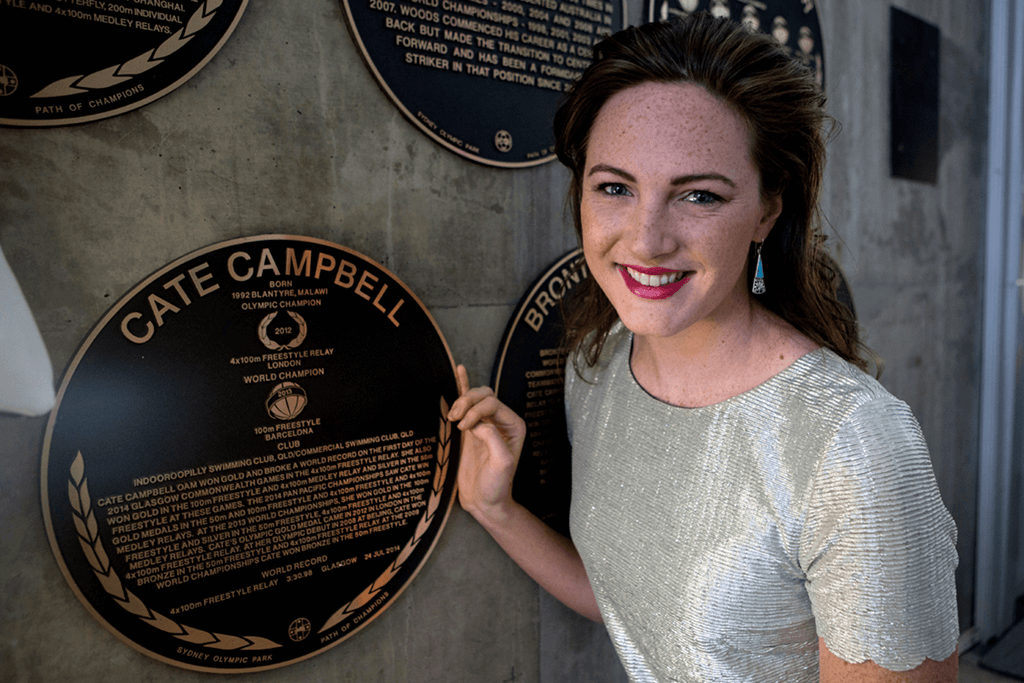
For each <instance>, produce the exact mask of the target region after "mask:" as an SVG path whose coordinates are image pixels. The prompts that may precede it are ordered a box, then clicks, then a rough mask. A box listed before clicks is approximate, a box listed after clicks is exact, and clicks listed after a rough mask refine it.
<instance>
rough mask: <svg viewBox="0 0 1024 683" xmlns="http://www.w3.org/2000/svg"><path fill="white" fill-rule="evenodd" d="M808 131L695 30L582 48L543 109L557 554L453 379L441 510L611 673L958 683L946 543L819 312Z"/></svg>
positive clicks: (913, 453)
mask: <svg viewBox="0 0 1024 683" xmlns="http://www.w3.org/2000/svg"><path fill="white" fill-rule="evenodd" d="M827 120H828V116H827V114H826V113H825V111H824V98H823V97H822V95H821V93H820V92H819V91H818V89H817V86H816V84H815V81H814V77H813V75H812V74H810V73H808V72H807V71H805V70H804V69H803V68H802V67H801V66H800V65H799V64H797V63H796V62H794V61H793V60H791V59H790V57H789V56H788V55H786V54H785V52H784V51H783V50H781V49H779V47H778V46H777V45H776V44H775V43H774V42H773V40H772V39H771V38H769V37H767V36H762V35H758V34H752V33H750V32H748V31H746V30H745V29H743V28H742V27H739V26H736V25H733V24H730V23H728V22H726V21H720V20H716V19H713V18H711V17H710V16H708V15H691V16H690V17H688V18H687V19H685V20H682V21H674V22H671V23H665V24H647V25H645V26H642V27H640V28H631V29H627V30H626V31H623V32H621V33H619V34H616V35H614V36H612V37H611V38H609V39H607V40H606V41H604V42H602V43H601V44H599V45H598V46H597V47H596V49H595V60H594V63H593V65H591V66H590V67H589V68H588V69H587V71H586V72H585V73H584V74H583V76H582V77H581V78H580V80H579V81H578V82H577V83H576V84H575V86H574V88H573V90H572V92H571V93H570V94H569V96H568V98H567V99H566V100H565V101H564V102H563V104H562V106H561V107H560V109H559V111H558V113H557V115H556V118H555V132H556V139H557V144H556V151H557V152H558V155H559V159H560V160H561V161H562V162H563V163H565V164H566V165H567V166H568V167H569V169H570V170H571V171H572V174H573V178H572V184H571V187H570V201H571V205H572V207H573V209H574V218H575V221H576V228H577V232H578V234H579V237H580V240H581V243H582V246H583V251H584V256H585V258H586V265H587V267H588V269H589V271H590V273H591V274H592V277H591V278H589V279H588V280H587V281H586V283H581V285H580V289H581V292H580V294H578V295H577V296H576V300H577V301H581V302H582V303H581V304H580V305H579V307H578V308H577V309H576V310H575V312H574V313H572V314H571V315H570V330H569V333H568V346H569V349H570V353H572V357H573V361H574V366H575V369H576V372H575V373H571V372H570V373H568V376H567V377H566V411H567V423H568V426H569V437H570V441H571V443H572V448H573V453H572V459H573V462H572V503H571V510H570V531H571V534H572V538H571V539H568V538H564V537H560V536H558V535H557V534H555V533H554V532H553V531H551V530H550V529H548V528H547V527H545V526H544V525H543V524H542V523H540V522H539V521H538V520H537V519H536V518H535V517H533V516H532V515H530V514H529V513H528V512H527V511H526V510H525V509H524V508H523V507H522V506H520V505H519V504H517V503H516V501H515V500H514V499H513V498H512V495H511V477H512V473H513V472H514V470H515V465H516V461H517V459H518V457H519V452H520V450H521V448H522V443H523V438H524V433H525V426H524V424H523V422H522V420H521V419H519V417H518V416H516V415H515V414H514V413H512V411H511V410H509V409H508V408H507V407H505V406H504V405H502V404H501V403H500V402H498V401H497V399H495V397H494V396H493V394H492V393H491V391H490V390H489V389H487V388H475V389H470V388H469V386H468V378H467V377H466V374H465V371H464V370H463V369H461V368H460V374H459V381H460V392H461V394H462V396H461V398H460V399H459V400H458V401H456V403H455V404H454V405H453V406H452V410H451V413H450V418H451V419H453V420H459V428H460V429H462V430H463V431H464V434H465V439H464V441H463V458H462V461H461V464H460V472H459V496H460V500H461V502H462V505H463V507H465V508H466V509H467V510H468V511H469V512H470V513H471V514H473V516H474V517H476V519H477V520H479V521H480V522H481V524H483V525H484V527H485V528H486V529H487V530H488V531H489V532H490V533H491V534H492V536H494V538H495V539H496V540H497V541H498V542H499V543H500V544H501V545H502V547H504V548H505V550H506V551H507V552H509V554H510V555H511V556H512V557H513V558H514V559H515V560H516V561H517V562H518V563H519V564H520V566H522V567H523V568H524V569H525V570H526V571H527V572H528V573H529V574H530V575H531V576H533V577H534V578H535V579H536V580H537V581H538V582H539V583H540V584H541V585H542V586H544V587H545V588H546V589H547V590H549V591H550V592H551V593H552V594H554V595H555V596H556V597H558V598H559V599H561V600H562V601H563V602H565V603H566V604H567V605H569V606H570V607H572V608H574V609H576V610H577V611H579V612H580V613H582V614H584V615H587V616H589V617H591V618H593V619H595V620H602V621H604V623H605V625H606V626H607V628H608V631H609V634H610V635H611V637H612V640H613V642H614V643H615V647H616V649H617V651H618V653H619V655H620V657H621V659H622V662H623V664H624V666H625V668H626V671H627V673H628V674H629V676H630V679H631V680H633V681H645V682H646V681H656V682H661V681H665V682H667V681H757V682H762V681H787V683H788V682H790V681H806V682H808V683H809V682H812V681H824V682H826V683H835V682H837V681H889V680H907V681H914V680H918V681H930V682H942V681H946V682H951V681H954V680H955V679H956V643H957V638H958V635H959V634H958V629H957V612H956V596H955V586H954V578H953V575H954V570H955V568H956V565H957V556H956V549H955V545H956V528H955V526H954V524H953V522H952V519H951V517H950V515H949V513H948V512H947V511H946V509H945V507H944V506H943V504H942V501H941V499H940V497H939V493H938V489H937V487H936V484H935V478H934V474H933V472H932V468H931V463H930V460H929V455H928V450H927V446H926V445H925V443H924V440H923V438H922V435H921V431H920V428H919V427H918V425H917V422H916V420H915V419H914V417H913V415H912V414H911V413H910V411H909V409H908V408H907V406H906V404H904V403H902V402H901V401H899V400H898V399H896V398H894V397H893V396H892V395H891V394H889V393H888V392H887V391H886V390H885V389H884V388H883V387H882V386H881V385H880V384H879V383H878V382H877V381H875V380H874V379H873V378H871V377H870V376H868V375H867V374H866V373H865V372H864V371H863V369H862V368H863V367H865V366H866V363H865V362H864V361H863V360H862V359H861V358H860V357H859V355H858V353H859V350H860V349H859V347H860V343H859V339H858V336H857V329H856V324H855V323H854V321H853V319H852V315H851V314H850V311H849V309H847V308H846V307H845V306H843V305H842V304H841V303H839V301H838V299H837V297H836V284H837V279H836V274H837V270H836V266H835V265H834V263H833V261H832V259H831V258H830V257H829V256H828V254H827V252H826V251H825V250H824V248H823V245H822V242H823V238H822V235H821V232H820V228H819V226H818V222H817V220H816V218H817V203H818V193H819V188H820V186H821V176H822V173H823V168H824V140H823V132H822V127H823V124H824V122H825V121H827ZM754 263H756V264H757V266H756V269H757V275H758V279H759V280H760V279H762V276H763V281H764V286H763V288H762V287H760V286H759V287H755V286H753V285H754V283H753V280H754V273H753V272H752V270H753V264H754ZM758 284H761V283H760V282H759V283H758ZM762 289H763V290H764V293H761V291H762Z"/></svg>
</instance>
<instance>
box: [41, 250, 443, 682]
mask: <svg viewBox="0 0 1024 683" xmlns="http://www.w3.org/2000/svg"><path fill="white" fill-rule="evenodd" d="M281 239H287V240H295V241H301V242H304V243H307V244H309V245H310V246H311V247H315V246H317V245H320V246H325V247H328V248H330V249H334V250H338V251H341V252H344V253H349V254H352V255H353V256H354V257H356V258H358V259H360V260H361V261H363V262H365V263H366V264H367V265H371V266H373V267H374V268H377V269H379V270H380V271H381V272H382V273H384V274H386V275H387V276H388V277H390V278H391V279H392V280H393V282H394V283H395V284H397V285H400V286H401V288H402V289H403V290H404V294H405V295H407V296H408V297H409V298H410V299H411V301H410V302H408V303H409V304H415V305H416V306H418V307H419V309H420V311H421V312H422V313H423V314H424V315H425V316H426V318H427V320H429V322H430V323H431V325H432V326H433V329H434V331H435V332H436V334H437V340H438V341H439V342H440V344H441V346H442V347H443V348H444V351H445V353H446V355H447V360H448V367H450V369H451V383H452V385H453V386H455V385H456V378H455V363H454V359H453V357H452V355H451V350H450V348H449V346H448V344H447V341H446V340H445V338H444V336H443V334H442V333H441V330H440V328H439V327H438V326H437V322H436V321H435V320H434V318H433V316H431V315H430V312H429V310H428V309H427V308H426V307H425V306H424V305H423V303H422V302H421V301H420V299H419V298H418V297H417V296H416V295H415V293H414V292H412V291H411V290H410V289H409V288H408V286H407V285H405V284H404V283H403V282H402V281H401V280H400V279H399V278H397V277H396V276H395V275H394V274H393V273H392V272H391V271H390V270H388V269H387V268H385V267H384V266H382V265H381V264H379V263H378V262H376V261H375V260H374V259H371V258H369V257H367V256H365V255H363V254H361V253H360V252H357V251H355V250H353V249H350V248H348V247H344V246H342V245H339V244H336V243H333V242H330V241H328V240H323V239H319V238H313V237H305V236H299V235H285V234H267V235H256V236H250V237H241V238H236V239H230V240H225V241H221V242H218V243H215V244H211V245H209V246H207V247H203V248H201V249H198V250H195V251H192V252H190V253H188V254H185V255H183V256H181V257H179V258H177V259H175V260H173V261H172V262H170V263H168V264H166V265H165V266H163V267H161V268H159V269H158V270H157V271H155V272H153V273H152V274H150V275H149V276H147V277H146V278H144V279H143V280H142V281H140V282H139V283H138V284H136V285H134V286H133V287H132V288H131V289H130V290H129V291H128V292H127V293H125V294H124V295H123V296H122V297H121V298H120V299H119V300H118V301H117V302H115V303H114V304H113V305H112V306H111V307H110V309H109V310H108V311H107V312H106V313H105V314H104V315H103V317H102V318H101V319H100V320H99V321H98V322H97V323H96V324H95V325H94V327H93V329H92V330H91V331H90V333H89V334H88V335H87V337H86V338H85V340H83V342H82V343H81V344H80V346H79V348H78V350H77V351H76V352H75V354H74V356H73V357H72V359H71V360H70V361H69V363H68V366H67V369H66V370H65V372H64V375H63V378H62V380H61V385H60V388H59V390H58V392H57V399H56V404H55V406H54V408H53V410H52V411H51V413H50V417H49V420H48V422H47V426H46V432H45V436H44V441H43V448H42V457H41V467H40V493H41V507H42V514H43V522H44V526H45V527H46V533H47V538H48V540H49V543H50V547H51V550H52V551H53V553H54V558H55V560H56V562H57V564H58V566H59V567H60V570H61V573H62V574H63V576H64V578H65V580H66V581H67V582H68V585H69V587H70V588H71V590H72V592H73V593H74V594H75V597H76V598H77V599H78V600H79V602H81V604H82V605H83V606H84V607H85V608H86V610H87V611H88V612H89V613H90V614H91V615H92V616H93V617H94V618H95V619H96V620H97V621H98V622H99V623H100V624H101V625H102V626H103V627H104V628H105V629H106V630H107V631H109V632H110V633H112V634H113V635H114V636H115V637H116V638H117V639H118V640H120V641H121V642H123V643H125V644H127V645H129V646H130V647H132V648H133V649H134V650H136V651H138V652H140V653H142V654H144V655H146V656H148V657H151V658H153V659H156V660H158V661H161V662H163V663H165V664H169V665H172V666H176V667H179V668H183V669H188V670H192V671H203V672H208V673H226V674H232V673H249V672H257V671H266V670H271V669H277V668H281V667H284V666H288V665H291V664H295V663H297V662H300V661H304V660H306V659H309V658H311V657H314V656H316V655H318V654H321V653H323V652H324V651H326V650H328V649H330V648H332V647H334V646H336V645H337V644H338V643H341V642H343V641H345V640H347V639H348V638H350V637H351V636H353V635H355V634H356V633H357V632H359V631H361V630H362V629H363V628H364V627H366V626H367V625H368V624H369V623H371V622H372V621H374V620H375V619H376V618H377V617H378V616H380V614H382V613H383V612H384V611H386V609H387V608H388V607H390V606H391V605H392V604H394V602H395V600H396V599H397V598H398V597H399V596H400V595H401V594H402V593H403V592H404V591H405V589H406V588H408V586H409V584H410V583H411V582H412V581H413V579H415V577H416V576H417V575H418V574H419V572H420V570H421V569H422V568H423V566H424V565H425V564H426V562H427V561H428V560H429V558H430V556H431V554H432V552H433V550H434V548H435V546H436V545H437V542H438V540H440V537H441V534H442V533H443V531H444V527H445V526H446V524H447V521H448V518H449V516H450V514H451V510H452V508H453V507H454V503H455V500H456V498H457V493H458V492H457V483H456V474H457V471H458V463H459V447H460V439H459V433H458V430H457V429H454V428H452V426H451V424H450V423H448V422H447V418H446V407H447V406H446V403H445V399H444V397H443V396H442V397H440V399H441V400H440V401H439V408H438V412H439V417H441V420H440V424H441V427H440V430H441V432H440V433H441V438H439V440H438V448H437V457H435V458H434V460H433V461H432V462H433V463H436V467H435V466H434V465H432V468H431V470H430V478H431V480H432V481H433V482H434V485H435V486H440V487H441V490H440V493H438V502H439V503H440V502H441V501H442V500H443V498H444V496H445V495H447V496H448V501H447V504H446V505H443V506H437V507H435V508H434V509H433V510H431V511H429V512H425V513H424V514H423V515H421V516H417V517H416V518H415V519H416V520H419V521H418V523H417V525H416V527H417V528H416V532H417V533H420V532H421V529H423V531H422V533H420V538H421V537H422V535H423V534H426V533H431V534H432V538H431V539H430V542H429V545H428V546H425V552H424V553H423V554H422V555H421V557H420V558H419V562H418V564H416V565H415V566H414V567H413V568H412V572H411V574H409V575H408V576H407V578H406V579H405V581H404V583H402V584H401V585H400V586H397V587H394V588H392V587H391V585H390V583H388V581H390V580H391V578H387V579H386V581H385V582H384V583H381V585H380V586H379V587H375V584H376V583H379V582H380V581H381V579H385V577H386V576H388V575H389V573H390V577H394V576H397V574H398V571H399V570H400V569H401V564H400V563H399V562H398V560H399V559H401V555H402V554H406V558H405V560H407V559H408V555H409V554H411V553H412V551H413V550H416V551H419V550H420V549H419V548H417V547H416V546H417V545H418V543H419V540H418V538H415V537H414V538H411V539H410V540H409V543H408V545H407V547H406V549H405V550H403V553H400V557H399V558H396V559H395V562H394V564H391V563H390V558H388V559H389V562H388V564H389V565H390V567H389V568H388V569H385V571H384V573H383V574H382V575H381V576H380V577H378V579H377V580H375V581H374V582H372V583H371V584H370V585H369V586H367V587H366V588H364V589H363V590H362V591H361V593H359V594H357V595H356V596H355V597H354V598H352V599H351V600H350V601H348V602H346V603H345V604H344V605H343V606H342V607H341V608H340V609H338V610H337V611H335V612H334V615H333V616H332V617H331V618H330V619H328V621H327V624H326V625H325V626H324V627H323V628H321V629H320V630H319V632H317V633H316V634H314V635H313V637H315V636H317V635H318V634H320V633H324V632H328V631H330V630H331V629H334V630H335V632H338V631H341V632H340V633H337V635H336V636H335V637H334V638H333V639H332V640H331V641H330V642H327V643H322V646H321V647H318V648H316V649H315V650H313V651H311V652H307V653H305V654H302V655H301V656H297V657H294V658H292V659H288V660H286V661H280V662H275V663H272V664H269V665H265V666H250V667H245V668H224V667H220V668H217V667H210V666H199V665H194V664H190V663H187V662H185V661H180V660H176V659H173V658H171V657H168V656H165V655H164V654H161V653H160V652H156V651H154V650H152V649H149V648H147V647H145V646H143V645H141V644H140V643H138V642H136V641H135V640H133V639H132V638H130V637H128V636H127V635H126V634H125V633H124V632H122V631H121V630H119V629H118V628H117V627H115V626H114V625H113V624H111V623H110V622H109V621H108V620H107V619H106V618H105V617H104V616H103V615H102V614H101V613H100V612H99V611H98V610H97V609H96V608H95V607H94V605H93V604H92V602H91V601H90V599H89V598H88V596H87V595H86V594H85V592H84V589H83V586H82V585H80V584H79V582H78V580H76V578H75V576H74V575H73V574H72V573H71V571H70V569H69V568H68V566H67V563H66V562H65V559H64V556H63V554H62V552H61V548H60V543H59V541H58V539H57V537H56V533H55V531H54V524H53V518H52V513H51V501H50V495H51V490H50V464H51V463H50V450H51V446H52V440H53V435H54V428H55V425H56V423H57V421H58V420H59V419H60V417H61V413H60V408H61V404H62V401H63V399H64V397H65V394H66V392H67V390H68V387H69V384H70V382H71V380H72V379H73V376H74V374H75V371H76V370H77V369H78V367H79V365H80V363H81V362H82V361H83V359H84V358H85V356H86V354H87V352H88V351H89V349H90V348H91V347H92V344H93V342H94V341H95V340H96V338H97V336H98V335H99V334H100V333H101V332H103V331H104V330H105V329H106V328H107V326H108V325H109V324H111V323H112V321H113V320H114V318H115V316H117V315H118V314H119V313H122V312H123V309H124V307H125V306H126V305H127V304H129V303H131V302H132V300H133V298H134V297H135V296H136V295H137V294H139V293H140V292H141V291H143V290H144V289H145V288H146V287H148V286H151V285H153V283H154V282H156V281H157V280H158V279H159V278H160V277H161V276H164V275H166V274H168V273H169V272H171V271H172V270H173V269H174V268H176V267H178V266H180V265H182V264H185V263H187V262H189V261H192V260H194V259H196V258H197V257H200V256H202V255H204V254H207V253H210V252H213V251H218V250H222V249H226V248H229V247H232V246H246V245H253V244H259V243H261V242H267V243H272V242H273V241H276V240H281ZM261 333H262V331H261ZM442 416H443V417H442ZM442 451H443V453H442ZM442 455H443V456H444V458H445V462H444V463H441V462H440V458H441V456H442ZM85 469H87V468H85ZM87 474H88V472H87V471H83V467H82V458H81V454H79V456H78V457H77V458H76V459H75V460H74V462H73V463H72V466H71V473H70V476H69V477H68V479H69V481H68V484H69V487H68V488H69V495H70V496H74V495H76V494H75V490H76V488H77V491H78V493H77V495H78V496H79V501H80V502H81V503H84V505H85V506H86V507H88V506H89V504H90V503H89V493H88V491H87V481H86V479H87ZM448 484H450V488H449V489H448V490H447V491H445V488H446V486H447V485H448ZM74 506H75V503H74V502H72V507H74ZM428 520H429V522H428ZM75 521H76V524H80V520H77V519H76V520H75ZM86 524H87V525H88V522H86ZM93 524H95V522H93ZM424 525H426V526H424ZM96 535H97V536H98V534H96ZM99 540H102V539H99ZM79 542H80V543H81V544H82V545H83V551H84V552H86V553H88V552H89V551H88V550H86V546H87V545H88V543H86V542H85V541H84V540H83V537H82V527H81V526H79ZM94 554H95V553H94ZM102 554H103V550H102V549H100V555H101V557H102ZM87 559H88V560H89V561H90V562H93V559H92V558H90V557H89V556H88V555H87ZM405 560H402V561H403V562H404V561H405ZM107 564H108V565H109V561H108V562H107ZM385 566H387V565H385ZM396 566H397V567H398V568H397V569H395V567H396ZM93 570H94V572H95V575H96V577H97V579H99V581H98V583H103V578H102V572H101V571H100V568H97V567H96V566H95V564H93ZM112 570H113V568H112V567H110V570H109V571H108V576H110V575H113V581H115V582H119V579H118V577H117V576H116V573H115V572H114V571H112ZM385 587H388V588H389V589H390V591H389V595H388V596H386V599H385V600H384V601H383V602H382V603H381V604H380V605H379V608H376V607H373V605H372V604H371V603H370V601H371V600H373V599H374V596H376V595H377V593H379V592H380V591H381V590H382V589H383V588H385ZM93 588H95V586H94V587H93ZM104 588H106V584H104ZM108 594H109V595H107V596H106V597H107V598H109V599H112V598H111V596H112V595H113V594H112V593H110V591H109V590H108ZM127 595H128V596H129V598H133V597H134V596H133V595H132V593H131V591H130V590H127ZM364 598H365V599H364ZM360 601H361V602H360ZM119 602H120V603H122V606H123V607H125V609H127V610H129V611H130V612H133V610H132V609H131V608H130V607H129V606H125V604H124V602H123V601H120V600H119ZM132 602H134V601H132V600H129V601H128V604H129V605H131V603H132ZM341 602H342V601H339V604H341ZM357 603H358V604H357ZM135 604H136V605H141V601H138V602H136V603H135ZM367 604H371V607H370V608H369V610H370V611H368V612H366V613H365V616H364V617H363V618H362V619H360V620H359V621H358V622H357V623H355V624H354V625H351V624H349V625H348V626H347V627H346V628H345V629H342V627H341V626H339V624H342V623H343V622H344V620H345V619H349V618H351V615H353V614H356V612H357V610H360V609H364V608H365V605H367ZM353 605H354V606H353ZM349 607H351V610H349V611H348V613H347V615H348V616H345V617H340V616H339V615H341V614H342V612H343V611H344V610H345V609H346V608H349ZM141 608H142V609H143V610H146V611H148V608H146V607H145V606H144V605H142V606H141ZM136 614H137V615H138V613H137V612H136ZM150 614H151V615H152V616H150V617H148V618H147V617H140V618H142V619H145V620H146V621H148V622H149V623H150V624H151V625H145V624H139V627H140V628H153V627H157V628H160V626H159V624H160V622H161V620H163V623H164V624H166V623H167V620H166V617H165V615H160V614H158V613H156V612H151V613H150ZM163 630H165V631H167V629H166V628H165V629H163ZM214 635H216V636H218V637H220V636H222V634H214ZM168 637H169V638H170V637H173V635H169V636H168ZM229 637H230V636H229ZM243 637H245V636H243ZM254 645H255V646H256V647H259V645H260V643H258V642H257V643H254ZM185 646H187V647H196V646H191V645H188V643H187V642H186V643H185ZM197 649H198V648H197ZM257 652H258V650H257Z"/></svg>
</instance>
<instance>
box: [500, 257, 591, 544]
mask: <svg viewBox="0 0 1024 683" xmlns="http://www.w3.org/2000/svg"><path fill="white" fill-rule="evenodd" d="M586 277H588V273H587V267H586V264H585V263H584V262H583V252H582V250H580V249H574V250H573V251H570V252H569V253H567V254H565V255H563V256H562V257H561V258H559V259H558V260H557V261H555V262H554V263H552V264H551V265H550V266H548V268H547V270H545V271H544V272H543V273H542V274H541V275H540V277H538V278H537V280H536V281H535V282H534V283H533V284H532V285H531V286H530V289H529V290H527V292H526V295H525V296H523V298H522V300H521V301H520V302H519V306H518V307H517V308H516V310H515V312H514V313H513V315H512V318H511V319H510V320H509V322H508V326H507V327H506V328H505V334H504V336H503V337H502V344H501V347H500V349H499V351H498V357H497V358H496V359H495V362H494V371H493V376H492V377H491V384H492V386H494V393H495V394H496V395H497V396H498V398H499V399H500V400H501V401H502V403H504V404H505V405H507V406H509V407H510V408H512V409H513V410H515V411H516V413H518V414H519V415H520V416H522V417H523V419H524V420H526V425H527V430H526V431H527V434H526V442H525V443H524V444H523V453H522V456H521V458H520V460H519V466H518V467H517V468H516V476H515V480H514V481H513V490H514V492H515V497H516V500H517V501H519V503H521V504H522V505H523V506H524V507H526V508H527V509H528V510H530V511H531V512H533V513H534V514H535V515H537V516H538V517H540V518H541V519H542V520H543V521H544V522H546V523H547V524H548V525H549V526H551V527H552V528H554V529H556V530H558V531H560V532H562V533H563V534H565V535H568V534H569V496H570V493H571V482H570V478H571V463H570V459H569V458H570V453H571V448H570V446H569V438H568V436H567V434H566V422H565V409H564V399H565V391H564V388H563V385H564V383H565V372H566V369H565V367H566V358H565V356H563V355H561V353H560V347H561V344H562V334H563V333H564V330H565V325H564V321H563V318H562V309H561V301H562V299H563V298H566V297H568V296H570V295H571V294H572V292H573V289H574V288H575V287H576V285H578V284H579V283H580V282H581V281H582V279H583V278H586ZM569 372H572V370H571V365H570V370H569Z"/></svg>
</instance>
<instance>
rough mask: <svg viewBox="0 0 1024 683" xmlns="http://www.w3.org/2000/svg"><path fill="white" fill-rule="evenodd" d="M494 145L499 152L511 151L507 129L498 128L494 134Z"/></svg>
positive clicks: (510, 139) (510, 141) (510, 137)
mask: <svg viewBox="0 0 1024 683" xmlns="http://www.w3.org/2000/svg"><path fill="white" fill-rule="evenodd" d="M494 146H495V147H496V148H497V149H498V151H499V152H502V153H505V152H511V151H512V135H511V133H509V132H508V131H507V130H499V131H498V132H497V133H495V134H494Z"/></svg>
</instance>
